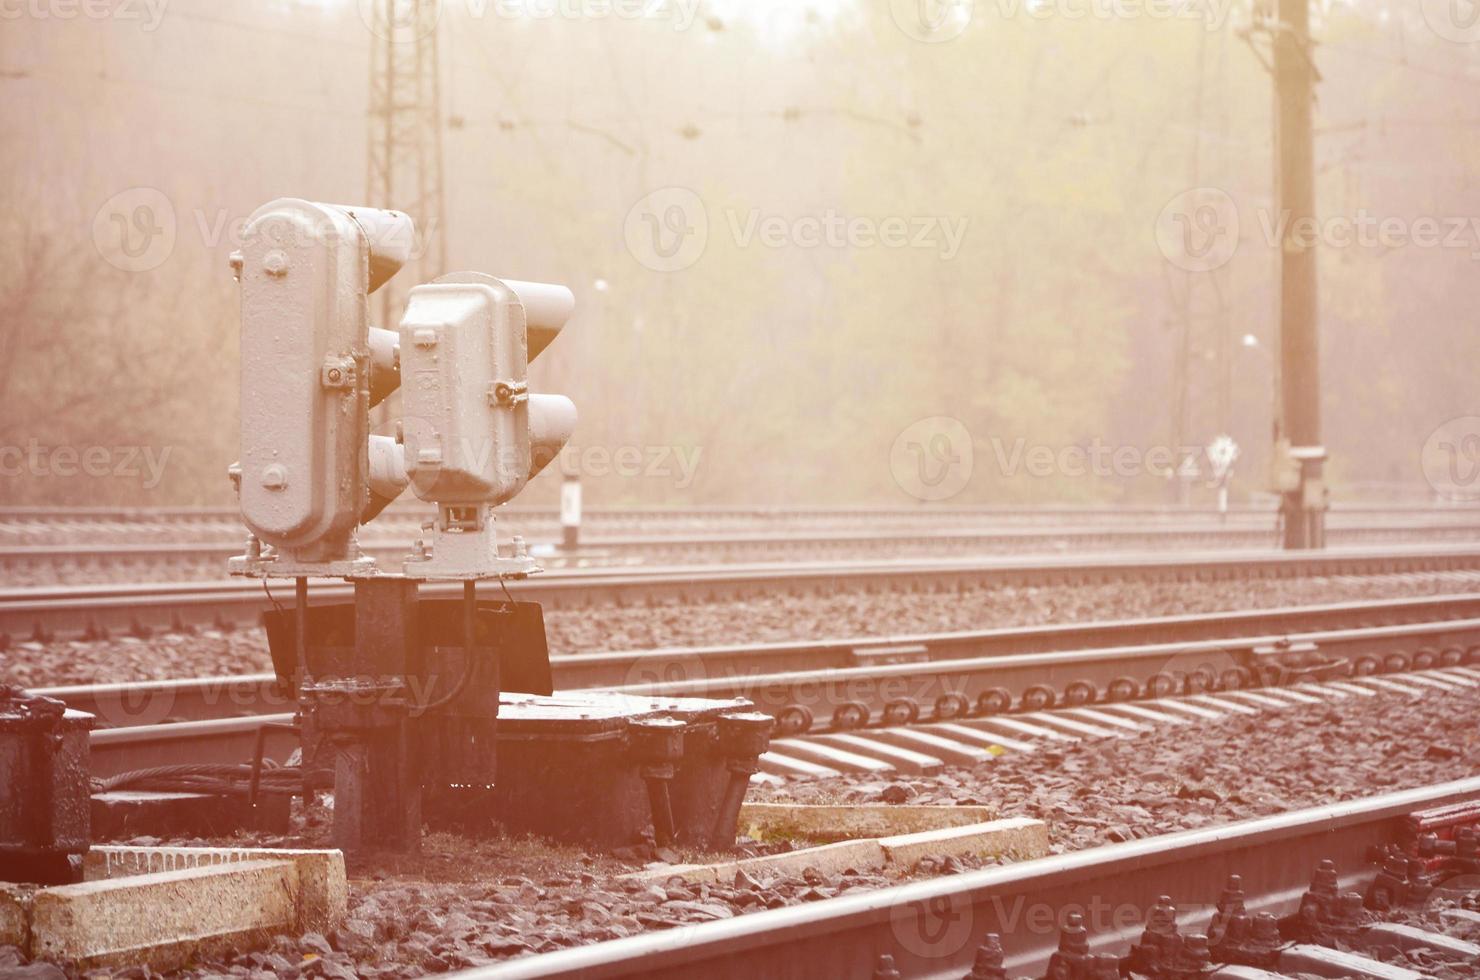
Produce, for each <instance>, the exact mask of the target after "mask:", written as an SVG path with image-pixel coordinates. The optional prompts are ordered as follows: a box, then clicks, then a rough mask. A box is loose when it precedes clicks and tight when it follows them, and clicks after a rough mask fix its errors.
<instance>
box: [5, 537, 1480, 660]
mask: <svg viewBox="0 0 1480 980" xmlns="http://www.w3.org/2000/svg"><path fill="white" fill-rule="evenodd" d="M1440 571H1442V573H1471V571H1480V546H1467V545H1455V546H1442V545H1434V546H1427V548H1422V549H1415V548H1368V549H1354V548H1353V549H1344V548H1332V549H1325V551H1313V552H1286V551H1248V552H1237V554H1228V552H1177V554H1172V555H1169V554H1117V555H1106V557H1097V558H1089V560H1086V558H1083V557H1069V555H1046V557H1045V555H1036V557H1024V558H995V560H983V558H975V560H929V561H924V560H898V561H839V563H776V564H733V565H718V567H716V565H709V567H691V565H647V567H641V568H623V570H611V568H558V570H551V571H546V573H545V574H540V576H536V577H533V579H527V580H521V582H509V583H506V588H508V589H509V592H511V594H512V595H515V597H518V598H527V600H534V601H539V603H543V604H545V605H546V608H591V607H602V605H619V607H620V605H641V604H660V603H718V601H731V600H746V598H753V597H764V595H776V594H786V595H802V597H805V595H832V594H839V592H884V591H916V592H932V591H934V592H944V591H968V589H983V588H999V586H1017V588H1027V586H1082V585H1104V583H1143V582H1224V580H1251V579H1295V577H1308V576H1323V577H1329V576H1370V574H1394V573H1440ZM450 588H451V586H438V585H431V586H428V588H426V589H425V591H423V594H425V595H429V597H435V595H451V592H450V591H448V589H450ZM482 589H484V592H485V594H491V595H494V597H497V595H500V594H502V591H500V589H499V588H497V586H496V585H490V583H484V586H482ZM278 591H280V594H283V592H284V589H283V588H281V586H280V589H278ZM351 595H352V588H351V586H349V585H345V583H340V582H330V583H323V585H318V586H315V588H314V591H312V600H311V601H321V603H327V601H343V600H346V598H349V597H351ZM272 604H274V598H272V595H271V594H269V592H268V589H266V588H263V585H262V583H260V582H246V580H216V582H169V583H147V585H86V586H46V588H25V589H6V591H0V648H3V647H4V645H6V644H7V642H16V641H25V640H40V641H44V640H50V638H98V637H105V635H110V634H120V632H121V634H132V635H139V637H145V635H148V634H149V632H152V631H161V629H170V631H189V629H197V628H207V629H232V628H235V626H237V625H241V623H255V622H256V620H258V617H259V616H260V613H263V611H265V610H268V608H271V607H272Z"/></svg>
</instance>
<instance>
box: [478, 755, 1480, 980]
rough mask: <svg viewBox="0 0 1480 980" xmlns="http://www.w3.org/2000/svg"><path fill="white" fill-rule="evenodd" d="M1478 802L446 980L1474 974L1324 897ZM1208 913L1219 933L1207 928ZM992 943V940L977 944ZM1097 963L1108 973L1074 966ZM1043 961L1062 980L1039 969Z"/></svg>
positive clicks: (1214, 839) (1326, 814)
mask: <svg viewBox="0 0 1480 980" xmlns="http://www.w3.org/2000/svg"><path fill="white" fill-rule="evenodd" d="M1477 802H1480V779H1473V778H1472V779H1461V780H1456V781H1453V782H1449V783H1444V784H1441V785H1436V786H1430V787H1425V788H1422V789H1416V790H1407V791H1403V792H1397V793H1390V794H1385V795H1381V796H1374V797H1371V798H1368V799H1361V800H1353V801H1349V802H1344V803H1335V804H1332V805H1329V806H1323V807H1318V808H1314V809H1309V810H1301V811H1296V812H1292V813H1284V814H1278V815H1275V816H1269V817H1263V818H1259V819H1254V820H1247V821H1242V822H1239V823H1235V824H1228V825H1223V826H1218V827H1210V828H1207V829H1200V830H1191V831H1185V832H1181V833H1174V834H1168V835H1164V836H1160V837H1153V838H1147V839H1144V840H1138V841H1131V842H1127V843H1124V844H1114V845H1110V846H1106V847H1098V848H1093V849H1090V850H1084V851H1077V852H1074V853H1070V854H1063V855H1056V856H1052V857H1047V858H1040V859H1038V860H1032V861H1023V862H1020V863H1015V864H1008V865H1005V866H1001V867H990V868H986V869H983V870H978V871H969V872H966V873H963V874H955V875H946V876H943V877H938V878H931V879H928V880H923V881H916V882H913V883H909V884H904V885H899V886H895V887H892V888H885V889H881V890H878V891H868V892H862V893H856V894H851V895H843V896H838V897H835V898H830V899H826V900H823V901H817V902H812V903H809V904H805V905H800V906H793V907H788V908H780V909H772V910H768V911H760V912H753V913H748V914H745V915H740V916H736V917H734V918H730V919H723V920H719V921H714V922H706V923H701V924H696V925H685V926H680V927H678V928H675V929H670V930H666V931H660V932H649V933H644V934H642V935H637V936H631V937H627V938H623V939H616V940H612V941H609V942H603V943H596V944H593V945H588V946H581V947H575V948H571V949H564V950H559V951H556V952H551V953H544V954H541V955H538V956H531V957H526V958H523V959H518V960H513V961H509V962H506V963H502V964H498V965H495V966H490V967H485V968H481V969H476V970H469V971H465V972H463V973H459V974H454V976H456V977H458V978H460V980H526V978H537V977H582V978H595V977H620V976H639V975H640V976H644V977H664V978H704V980H716V978H728V977H734V978H749V977H757V976H763V977H782V978H787V977H796V978H802V977H807V978H810V977H859V978H863V977H875V978H885V977H887V978H900V977H904V978H919V977H930V978H938V980H946V978H952V980H960V978H963V977H967V978H968V980H970V978H986V980H990V978H992V977H1000V976H1003V975H1006V976H1029V975H1031V976H1066V977H1081V976H1083V977H1090V976H1094V977H1101V976H1118V975H1119V974H1120V970H1119V963H1118V962H1117V960H1118V959H1119V958H1120V957H1124V956H1126V955H1127V954H1128V953H1130V954H1132V955H1135V954H1134V953H1132V947H1133V946H1135V945H1136V944H1137V943H1142V944H1145V943H1147V942H1148V941H1149V942H1150V943H1152V944H1160V948H1161V949H1162V951H1163V953H1164V954H1167V953H1170V952H1173V951H1175V952H1177V953H1179V954H1184V955H1186V956H1188V957H1190V958H1191V959H1193V960H1194V961H1196V960H1201V963H1202V965H1203V967H1204V968H1205V970H1206V972H1203V971H1194V972H1189V973H1185V974H1173V973H1167V974H1165V975H1167V976H1172V975H1178V976H1181V975H1186V976H1193V975H1212V976H1220V977H1228V978H1234V977H1242V978H1254V977H1271V976H1278V975H1281V974H1294V973H1300V974H1302V975H1307V974H1311V975H1319V976H1373V977H1375V976H1388V977H1390V978H1393V980H1406V978H1408V977H1415V978H1416V977H1420V976H1422V974H1419V973H1416V972H1414V971H1411V970H1410V971H1406V972H1403V971H1398V970H1396V969H1395V968H1393V967H1387V968H1386V970H1384V967H1383V966H1382V964H1379V963H1377V962H1376V961H1374V960H1372V959H1368V958H1366V957H1364V956H1360V954H1353V953H1339V952H1337V951H1336V950H1334V949H1332V948H1331V946H1334V945H1336V943H1337V941H1338V940H1339V941H1341V942H1342V943H1343V944H1344V945H1355V946H1357V947H1358V948H1364V944H1366V946H1367V947H1369V948H1370V947H1371V946H1382V945H1386V946H1389V947H1393V946H1397V947H1399V948H1402V947H1403V945H1404V944H1406V945H1407V946H1410V947H1411V946H1416V945H1422V944H1423V943H1424V942H1427V943H1428V944H1429V946H1431V947H1436V948H1446V947H1447V948H1449V949H1450V950H1451V951H1452V952H1453V953H1454V954H1455V956H1456V958H1457V959H1459V960H1460V961H1461V962H1464V961H1465V960H1466V959H1469V960H1470V961H1471V962H1472V961H1473V955H1472V953H1470V951H1471V950H1473V947H1468V949H1466V948H1465V947H1466V944H1464V943H1453V942H1451V941H1448V940H1447V939H1446V937H1444V936H1443V935H1442V934H1438V935H1435V934H1434V930H1433V927H1430V929H1429V930H1427V932H1428V934H1427V935H1425V934H1422V933H1420V934H1418V935H1417V936H1415V934H1414V933H1412V932H1405V931H1404V930H1403V929H1402V928H1401V927H1399V928H1394V927H1393V926H1392V925H1391V924H1388V923H1383V922H1380V921H1376V920H1379V919H1380V918H1381V917H1380V916H1375V915H1373V914H1371V913H1367V912H1364V911H1363V910H1361V909H1360V899H1359V900H1358V905H1359V908H1358V910H1357V912H1358V915H1357V917H1356V922H1355V924H1351V926H1350V928H1348V925H1349V923H1348V921H1347V920H1346V919H1343V918H1339V917H1338V915H1339V913H1337V912H1336V911H1335V909H1336V907H1337V906H1338V904H1339V903H1338V902H1335V901H1328V896H1330V895H1331V894H1333V892H1332V890H1333V889H1334V894H1341V893H1349V892H1357V893H1358V894H1362V893H1364V892H1366V891H1367V890H1368V888H1369V886H1370V885H1372V883H1373V881H1374V879H1375V878H1376V877H1377V875H1378V872H1379V868H1378V867H1377V866H1375V865H1374V864H1373V863H1372V859H1373V857H1374V852H1380V851H1381V849H1383V848H1393V847H1405V846H1409V845H1411V842H1412V838H1413V833H1414V822H1415V821H1414V819H1413V818H1414V815H1415V813H1416V812H1421V813H1424V814H1425V815H1427V814H1429V813H1435V814H1437V812H1438V811H1439V808H1445V807H1455V808H1460V809H1461V812H1464V810H1463V808H1465V807H1473V806H1474V805H1475V804H1476V803H1477ZM1235 876H1237V877H1235ZM1448 881H1449V885H1448V887H1449V889H1450V893H1451V894H1453V895H1455V897H1457V898H1459V897H1464V896H1471V897H1473V894H1474V889H1475V882H1474V880H1473V879H1471V880H1470V882H1469V887H1468V888H1466V887H1464V885H1463V884H1462V881H1463V879H1462V878H1461V879H1459V880H1458V881H1457V880H1456V879H1454V878H1451V879H1448ZM1168 899H1169V900H1170V901H1168ZM1220 903H1221V904H1222V905H1223V909H1222V911H1223V913H1224V915H1223V917H1220V918H1217V919H1216V920H1215V917H1216V916H1218V913H1219V911H1220V909H1219V905H1220ZM1240 906H1241V908H1240ZM1302 909H1304V910H1305V911H1304V913H1303V914H1302V915H1299V916H1297V915H1295V913H1297V912H1300V911H1301V910H1302ZM1235 915H1242V916H1244V917H1245V918H1244V925H1245V926H1251V925H1253V926H1256V927H1257V923H1256V922H1255V921H1254V920H1255V917H1257V916H1261V915H1268V916H1273V917H1290V918H1288V919H1285V920H1284V921H1278V922H1276V923H1275V924H1274V925H1275V926H1276V930H1275V935H1274V937H1273V941H1272V942H1269V943H1248V944H1243V943H1235V942H1234V941H1233V940H1231V939H1229V938H1228V937H1229V935H1230V932H1229V931H1228V926H1227V922H1228V919H1229V918H1231V917H1233V916H1235ZM1328 916H1329V918H1328ZM1260 921H1263V922H1268V921H1269V920H1260ZM1148 925H1151V926H1153V929H1152V930H1151V934H1150V935H1149V936H1148V934H1147V931H1145V930H1146V929H1147V926H1148ZM1210 931H1211V932H1212V933H1213V940H1214V942H1213V947H1214V953H1215V957H1217V958H1215V959H1214V960H1213V965H1212V966H1209V965H1208V958H1207V956H1206V955H1205V954H1206V953H1207V946H1208V944H1207V943H1201V942H1199V941H1197V940H1195V939H1189V940H1188V941H1186V942H1185V944H1184V941H1183V940H1182V939H1180V938H1178V937H1179V936H1180V937H1185V936H1188V935H1189V934H1191V933H1201V934H1203V935H1204V936H1206V935H1207V933H1209V932H1210ZM989 935H990V936H992V937H996V939H995V940H987V941H984V939H985V937H988V936H989ZM1219 940H1224V941H1223V942H1219ZM1095 956H1101V957H1105V956H1108V957H1112V959H1110V960H1108V961H1107V960H1103V959H1102V960H1099V961H1094V960H1092V959H1089V958H1090V957H1095ZM1225 956H1233V957H1236V958H1243V959H1245V962H1246V963H1247V962H1248V960H1255V961H1260V960H1264V959H1267V961H1268V962H1267V964H1264V963H1261V968H1262V971H1263V972H1260V970H1259V969H1255V968H1253V967H1251V966H1248V965H1245V966H1244V967H1242V969H1241V970H1238V969H1229V968H1228V967H1224V968H1223V969H1222V970H1220V971H1219V972H1216V973H1215V972H1212V970H1213V968H1215V967H1216V964H1217V963H1218V962H1219V960H1220V959H1222V958H1223V957H1225ZM1169 959H1170V957H1169ZM1055 961H1056V962H1057V965H1058V970H1059V972H1055V970H1054V969H1053V967H1052V966H1051V963H1053V962H1055ZM1164 965H1166V966H1167V967H1172V966H1173V965H1175V964H1174V962H1166V963H1165V964H1164ZM1181 965H1184V966H1185V965H1187V964H1186V962H1185V961H1183V962H1182V963H1181ZM876 971H877V972H876ZM978 971H981V972H978ZM999 971H1000V972H999ZM1272 971H1273V972H1272ZM1363 971H1367V972H1363ZM1140 972H1143V973H1144V972H1145V971H1144V969H1143V970H1142V971H1140ZM1158 975H1161V974H1158Z"/></svg>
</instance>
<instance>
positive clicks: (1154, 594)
mask: <svg viewBox="0 0 1480 980" xmlns="http://www.w3.org/2000/svg"><path fill="white" fill-rule="evenodd" d="M1474 588H1475V583H1474V580H1473V578H1472V577H1471V576H1469V575H1464V574H1451V573H1432V574H1401V575H1370V576H1339V577H1331V578H1304V579H1291V580H1285V581H1250V582H1216V583H1206V582H1180V583H1152V584H1137V585H1129V586H1128V585H1125V584H1110V585H1097V586H1058V587H1048V588H1026V589H1025V588H1012V587H1003V588H988V589H974V590H970V591H965V592H949V593H946V592H941V593H924V594H921V593H911V592H904V591H896V592H886V593H878V594H868V593H861V592H859V593H842V594H839V595H833V596H826V597H816V596H811V597H797V596H788V595H776V596H770V597H766V598H763V599H747V600H743V601H732V602H715V603H706V604H703V605H697V606H694V605H679V604H676V603H675V604H669V605H657V606H643V607H633V608H626V609H603V610H600V611H598V612H589V611H580V610H551V611H549V612H548V613H547V614H546V617H545V622H546V628H547V633H548V635H549V640H550V652H551V653H557V654H568V653H590V652H596V651H602V650H633V649H648V648H652V647H668V646H704V645H713V644H720V643H732V642H735V641H736V640H744V641H746V642H756V643H760V642H765V641H781V640H804V639H812V640H820V639H829V638H838V637H852V636H859V637H862V636H880V635H901V634H908V633H933V632H943V631H949V630H972V629H992V628H996V627H1011V626H1034V625H1041V624H1046V623H1070V622H1082V621H1089V620H1101V619H1122V618H1135V617H1143V616H1170V615H1178V614H1183V613H1206V612H1215V611H1219V610H1232V609H1255V608H1270V607H1274V606H1295V605H1308V604H1316V603H1324V602H1344V601H1353V600H1359V599H1394V598H1400V597H1404V596H1420V595H1437V594H1443V593H1447V592H1466V591H1472V590H1473V589H1474ZM269 669H271V661H270V659H269V657H268V653H267V642H266V638H265V636H264V635H263V633H262V632H261V630H259V629H255V628H253V629H242V630H238V631H235V632H233V633H229V634H221V633H216V632H214V631H207V632H204V633H201V634H197V635H170V634H163V635H158V636H154V637H150V638H149V639H139V638H136V637H120V638H115V639H111V640H107V641H98V642H81V641H74V642H56V643H49V644H40V643H32V642H23V643H17V644H16V645H15V646H13V647H12V648H11V649H9V650H0V681H8V682H11V683H16V684H21V685H23V686H31V687H41V686H47V685H53V684H93V683H102V682H114V681H134V680H153V679H165V678H176V677H210V676H219V675H228V674H247V673H253V672H256V671H264V670H269Z"/></svg>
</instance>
